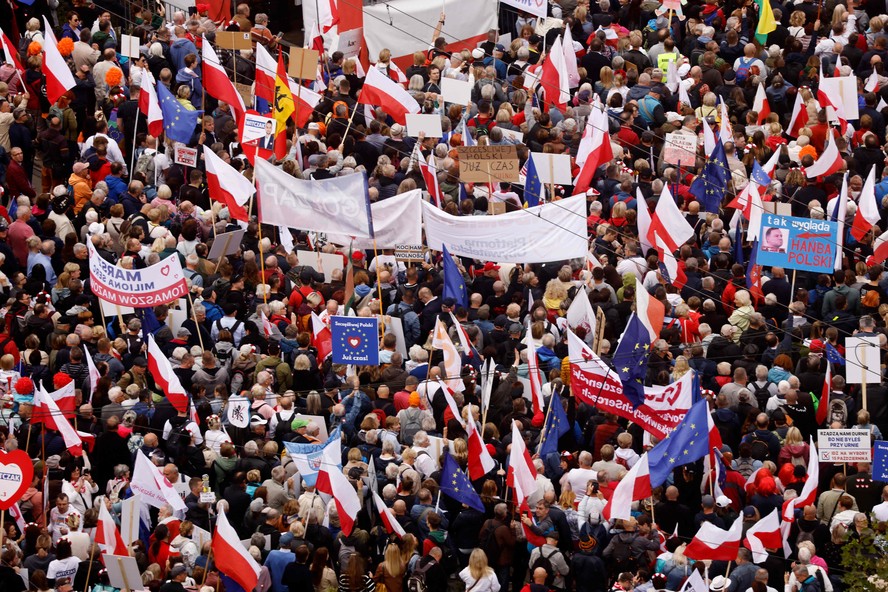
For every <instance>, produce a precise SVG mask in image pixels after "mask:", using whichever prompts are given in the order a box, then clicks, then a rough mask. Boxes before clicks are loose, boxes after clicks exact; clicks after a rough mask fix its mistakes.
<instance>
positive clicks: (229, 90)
mask: <svg viewBox="0 0 888 592" xmlns="http://www.w3.org/2000/svg"><path fill="white" fill-rule="evenodd" d="M258 45H261V44H258ZM201 60H202V61H203V85H204V89H205V90H206V91H207V93H209V94H210V95H211V96H213V97H215V98H216V99H218V100H220V101H225V102H226V103H228V105H229V106H230V107H231V112H232V113H234V119H235V121H237V124H238V126H240V124H241V122H242V121H243V118H244V115H245V114H246V112H247V107H246V105H244V99H243V97H242V96H241V94H240V93H239V92H237V89H236V88H235V87H234V83H233V82H232V81H231V79H230V78H229V77H228V73H227V72H226V71H225V68H224V67H222V63H221V62H220V61H219V56H218V55H216V50H215V49H213V46H212V45H211V44H210V43H209V42H208V41H207V40H206V37H204V40H203V45H202V47H201Z"/></svg>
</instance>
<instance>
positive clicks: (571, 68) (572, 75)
mask: <svg viewBox="0 0 888 592" xmlns="http://www.w3.org/2000/svg"><path fill="white" fill-rule="evenodd" d="M561 49H562V51H563V53H564V66H565V68H566V69H567V82H568V86H570V88H576V87H577V86H579V85H580V71H579V69H578V68H577V52H576V51H575V50H574V41H573V35H571V33H570V27H565V28H564V39H562V40H561Z"/></svg>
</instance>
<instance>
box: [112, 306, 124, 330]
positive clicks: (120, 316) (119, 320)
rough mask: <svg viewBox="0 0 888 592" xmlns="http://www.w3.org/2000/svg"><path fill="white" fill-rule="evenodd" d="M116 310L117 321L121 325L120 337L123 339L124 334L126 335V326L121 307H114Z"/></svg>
mask: <svg viewBox="0 0 888 592" xmlns="http://www.w3.org/2000/svg"><path fill="white" fill-rule="evenodd" d="M114 308H115V310H117V320H118V322H119V323H120V335H119V336H120V337H123V335H124V333H126V324H125V323H124V322H123V312H122V311H121V310H120V305H119V304H115V305H114Z"/></svg>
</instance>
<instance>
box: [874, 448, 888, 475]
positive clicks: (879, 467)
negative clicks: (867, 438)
mask: <svg viewBox="0 0 888 592" xmlns="http://www.w3.org/2000/svg"><path fill="white" fill-rule="evenodd" d="M873 481H882V482H883V483H885V482H888V442H885V441H884V440H877V441H876V446H875V449H874V450H873Z"/></svg>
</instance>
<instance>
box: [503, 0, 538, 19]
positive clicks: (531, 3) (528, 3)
mask: <svg viewBox="0 0 888 592" xmlns="http://www.w3.org/2000/svg"><path fill="white" fill-rule="evenodd" d="M502 1H503V4H508V5H509V6H514V7H515V8H517V9H518V10H523V11H525V12H529V13H530V14H532V15H534V16H538V17H540V18H546V6H547V5H548V4H549V3H548V2H547V1H546V0H502Z"/></svg>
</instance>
